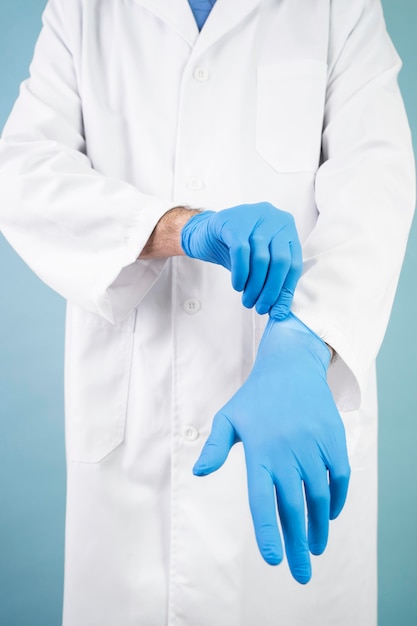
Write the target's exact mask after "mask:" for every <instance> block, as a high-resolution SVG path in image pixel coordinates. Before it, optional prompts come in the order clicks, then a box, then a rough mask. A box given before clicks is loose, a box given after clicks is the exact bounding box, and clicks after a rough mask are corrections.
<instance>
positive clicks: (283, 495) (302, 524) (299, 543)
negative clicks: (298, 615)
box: [276, 473, 311, 585]
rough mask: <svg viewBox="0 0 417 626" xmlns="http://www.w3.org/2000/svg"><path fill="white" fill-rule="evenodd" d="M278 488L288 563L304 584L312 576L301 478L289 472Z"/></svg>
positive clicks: (280, 515) (294, 575)
mask: <svg viewBox="0 0 417 626" xmlns="http://www.w3.org/2000/svg"><path fill="white" fill-rule="evenodd" d="M276 490H277V500H278V511H279V517H280V520H281V526H282V533H283V535H284V541H285V552H286V555H287V560H288V565H289V567H290V570H291V574H292V575H293V577H294V578H295V580H297V581H298V582H299V583H301V584H303V585H304V584H306V583H308V581H309V580H310V578H311V562H310V553H309V546H308V542H307V533H306V519H305V507H304V494H303V488H302V482H301V478H300V477H299V475H298V474H297V473H294V475H293V476H292V477H291V476H290V475H289V474H288V475H287V476H286V478H285V481H282V482H278V483H277V486H276Z"/></svg>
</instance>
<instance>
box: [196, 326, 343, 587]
mask: <svg viewBox="0 0 417 626" xmlns="http://www.w3.org/2000/svg"><path fill="white" fill-rule="evenodd" d="M329 358H330V354H329V350H328V348H327V347H326V345H325V344H324V343H323V342H322V341H321V339H319V338H318V337H317V336H316V335H315V334H314V333H312V332H311V331H310V330H309V329H308V328H307V327H306V326H305V325H304V324H302V322H300V320H298V318H296V317H295V316H293V315H292V314H290V316H289V317H288V318H287V319H286V320H284V321H282V322H275V321H273V320H269V322H268V325H267V327H266V329H265V333H264V335H263V337H262V341H261V344H260V346H259V351H258V354H257V357H256V361H255V364H254V367H253V370H252V372H251V374H250V376H249V377H248V379H247V381H246V382H245V383H244V384H243V386H242V387H241V388H240V389H239V390H238V391H237V393H236V394H235V395H234V396H233V398H232V399H231V400H230V401H229V402H228V403H227V404H226V405H225V406H224V407H223V408H222V409H221V410H220V411H219V413H217V415H216V416H215V418H214V421H213V428H212V432H211V434H210V436H209V438H208V439H207V442H206V444H205V446H204V448H203V450H202V453H201V455H200V458H199V459H198V461H197V463H196V464H195V466H194V470H193V471H194V474H196V475H198V476H204V475H206V474H210V473H211V472H214V471H215V470H217V469H218V468H219V467H221V465H222V464H223V463H224V462H225V460H226V458H227V455H228V453H229V450H230V448H231V447H232V446H233V445H234V444H235V443H236V442H237V441H241V442H242V443H243V447H244V451H245V459H246V468H247V479H248V491H249V503H250V509H251V512H252V518H253V523H254V527H255V534H256V539H257V542H258V546H259V550H260V552H261V554H262V556H263V558H264V559H265V561H266V562H267V563H269V564H271V565H277V564H278V563H280V562H281V560H282V558H283V548H282V543H281V537H280V533H279V530H278V525H277V514H276V504H278V514H279V517H280V521H281V527H282V533H283V538H284V542H285V551H286V555H287V559H288V564H289V567H290V569H291V572H292V575H293V576H294V578H295V579H296V580H297V581H298V582H300V583H307V582H308V581H309V579H310V577H311V563H310V554H309V553H310V552H311V553H312V554H321V553H322V552H323V551H324V549H325V547H326V543H327V537H328V527H329V519H334V518H335V517H337V516H338V515H339V513H340V511H341V510H342V508H343V505H344V502H345V498H346V494H347V488H348V483H349V475H350V468H349V462H348V457H347V450H346V440H345V431H344V426H343V423H342V420H341V418H340V415H339V413H338V411H337V409H336V406H335V404H334V401H333V397H332V394H331V392H330V389H329V387H328V385H327V381H326V372H327V367H328V364H329ZM305 504H306V505H307V510H308V525H307V524H306V518H305ZM306 526H308V528H306Z"/></svg>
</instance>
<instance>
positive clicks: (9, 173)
mask: <svg viewBox="0 0 417 626" xmlns="http://www.w3.org/2000/svg"><path fill="white" fill-rule="evenodd" d="M79 4H80V3H78V2H74V3H66V2H62V1H59V0H51V1H50V2H49V3H48V5H47V8H46V10H45V13H44V16H43V29H42V32H41V34H40V37H39V39H38V42H37V45H36V49H35V55H34V60H33V62H32V65H31V77H30V79H29V80H27V81H25V82H24V83H23V84H22V86H21V90H20V95H19V98H18V100H17V102H16V104H15V106H14V108H13V111H12V113H11V115H10V117H9V120H8V122H7V124H6V126H5V129H4V131H3V135H2V140H1V142H0V228H1V230H2V233H3V234H4V235H5V237H6V238H7V239H8V241H9V242H10V243H11V245H12V246H13V247H14V248H15V249H16V251H17V252H18V253H19V254H20V256H21V257H22V258H23V259H24V260H25V261H26V262H27V263H28V265H30V267H31V268H32V269H33V270H34V271H35V272H36V273H37V274H38V276H39V277H40V278H41V279H42V280H43V281H44V282H46V283H47V284H48V285H49V286H50V287H52V288H53V289H54V290H56V291H57V292H58V293H60V294H61V295H62V296H64V297H65V298H66V299H68V300H71V301H72V302H74V303H75V304H77V305H79V306H81V307H83V308H85V309H87V310H89V311H92V312H94V313H96V314H98V315H101V316H103V317H104V318H106V319H107V320H109V321H110V322H117V321H119V320H120V319H122V318H123V317H125V316H126V315H127V314H128V313H129V311H130V310H131V309H132V308H134V307H135V306H136V305H137V304H138V303H139V302H140V300H141V299H142V297H143V296H144V295H145V294H146V293H147V291H148V290H149V288H150V287H151V286H152V284H153V283H154V281H155V280H156V279H157V277H158V275H159V272H160V271H161V269H162V267H163V265H164V261H163V260H161V259H159V260H153V261H152V262H150V261H141V262H136V260H137V257H138V255H139V253H140V251H141V250H142V249H143V247H144V246H145V244H146V242H147V241H148V239H149V237H150V235H151V233H152V231H153V230H154V228H155V225H156V223H157V222H158V220H159V219H160V217H161V216H162V215H163V214H164V213H166V212H167V210H168V209H169V208H170V207H171V206H172V204H171V203H170V200H169V199H166V198H163V197H156V196H153V195H149V194H146V193H142V192H141V191H140V190H139V189H138V188H137V187H135V186H134V185H133V184H130V183H128V182H125V181H124V180H121V179H120V178H116V177H111V176H107V175H104V174H101V173H100V172H98V171H97V170H96V169H94V167H93V164H92V163H91V161H90V159H89V158H88V156H87V154H86V153H87V146H86V140H85V136H84V126H83V111H82V105H81V98H80V95H79V93H78V81H77V76H76V72H75V66H74V59H73V51H72V48H73V47H74V46H73V42H72V39H71V35H73V33H74V32H78V29H79V22H80V19H79V15H78V11H79Z"/></svg>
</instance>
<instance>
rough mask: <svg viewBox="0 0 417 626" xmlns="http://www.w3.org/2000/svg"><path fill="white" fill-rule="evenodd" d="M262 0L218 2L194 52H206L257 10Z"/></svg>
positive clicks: (226, 0) (224, 0)
mask: <svg viewBox="0 0 417 626" xmlns="http://www.w3.org/2000/svg"><path fill="white" fill-rule="evenodd" d="M259 3H260V0H239V2H233V0H217V1H216V4H215V5H214V7H213V8H212V10H211V12H210V15H209V16H208V18H207V21H206V23H205V25H204V28H203V29H202V31H201V33H200V36H199V37H198V39H197V41H196V43H195V47H194V52H195V53H200V52H204V50H206V49H207V48H209V47H210V46H212V45H213V44H214V43H216V41H218V40H219V39H220V38H221V37H223V36H224V35H225V34H227V33H228V32H229V31H231V30H232V29H233V28H234V27H235V26H236V25H237V24H238V23H239V22H241V21H242V20H243V19H244V18H245V17H246V16H247V15H249V14H250V13H251V12H252V11H254V10H255V9H256V7H257V6H258V5H259Z"/></svg>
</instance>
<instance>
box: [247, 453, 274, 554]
mask: <svg viewBox="0 0 417 626" xmlns="http://www.w3.org/2000/svg"><path fill="white" fill-rule="evenodd" d="M247 468H248V493H249V505H250V510H251V513H252V519H253V525H254V528H255V535H256V541H257V543H258V547H259V551H260V553H261V555H262V557H263V558H264V559H265V561H266V562H267V563H269V565H278V564H279V563H281V561H282V558H283V549H282V542H281V537H280V534H279V530H278V524H277V512H276V498H275V489H274V483H273V480H272V477H271V475H270V473H269V472H268V470H267V469H266V468H265V467H263V466H260V465H258V466H257V467H256V468H255V467H251V465H250V464H249V463H248V464H247Z"/></svg>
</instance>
